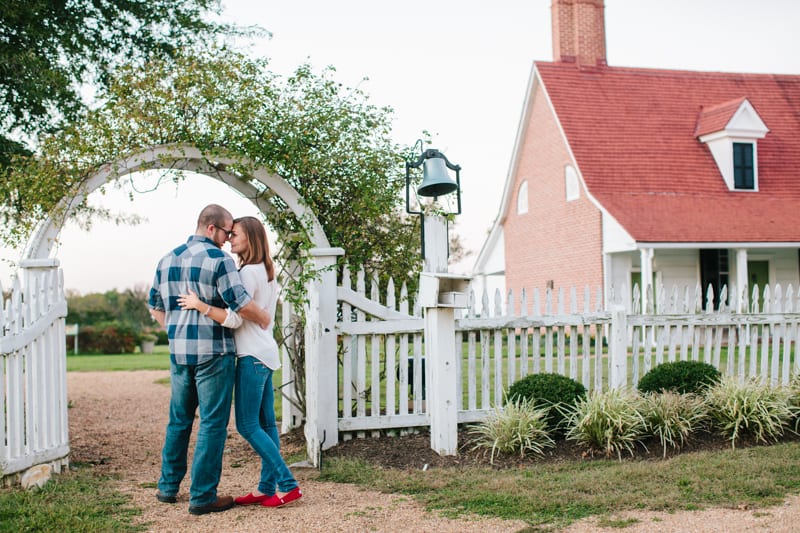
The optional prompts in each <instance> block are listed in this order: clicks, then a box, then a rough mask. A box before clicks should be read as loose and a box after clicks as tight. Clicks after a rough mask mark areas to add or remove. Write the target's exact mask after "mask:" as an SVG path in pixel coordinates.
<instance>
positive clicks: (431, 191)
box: [417, 156, 458, 196]
mask: <svg viewBox="0 0 800 533" xmlns="http://www.w3.org/2000/svg"><path fill="white" fill-rule="evenodd" d="M456 189H458V184H456V182H454V181H453V180H452V179H450V175H449V174H448V173H447V164H446V163H445V160H444V159H443V158H441V157H436V156H434V157H430V158H428V159H426V160H425V162H424V163H423V166H422V183H420V185H419V187H418V188H417V194H418V195H420V196H444V195H446V194H450V193H451V192H453V191H455V190H456Z"/></svg>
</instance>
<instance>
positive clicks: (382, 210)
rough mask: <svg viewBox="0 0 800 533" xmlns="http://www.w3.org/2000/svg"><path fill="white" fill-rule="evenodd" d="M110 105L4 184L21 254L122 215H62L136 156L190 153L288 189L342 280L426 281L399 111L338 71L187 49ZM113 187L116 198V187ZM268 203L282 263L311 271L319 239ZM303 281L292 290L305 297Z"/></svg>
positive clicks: (119, 92)
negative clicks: (70, 222)
mask: <svg viewBox="0 0 800 533" xmlns="http://www.w3.org/2000/svg"><path fill="white" fill-rule="evenodd" d="M100 97H101V98H100V101H101V103H102V105H100V106H99V107H97V108H95V109H93V110H90V111H88V112H86V113H85V114H84V115H83V116H82V117H81V118H80V119H79V120H76V121H74V122H71V123H69V124H68V125H67V126H66V127H65V128H64V129H62V130H60V131H58V132H56V133H54V134H52V135H49V136H46V137H42V138H40V139H39V142H38V149H37V151H36V153H34V154H33V155H32V156H19V157H17V158H16V159H15V160H14V161H13V164H12V165H11V169H10V172H9V174H8V176H7V179H5V180H3V182H2V183H0V216H2V220H3V223H4V224H5V227H6V228H7V231H6V232H4V233H3V235H2V237H1V238H2V241H3V242H4V244H5V245H9V246H12V247H19V246H20V245H21V244H24V243H25V242H26V240H27V239H28V238H29V237H30V236H31V234H32V232H33V230H34V229H35V227H36V225H37V224H38V223H40V222H41V221H42V220H43V219H45V218H46V217H48V216H51V217H54V218H56V219H58V218H60V217H63V216H66V215H69V216H72V217H76V218H78V219H79V220H81V219H83V220H91V219H92V217H98V216H106V217H107V216H113V213H108V212H103V211H102V209H100V210H98V209H96V208H92V207H91V206H89V205H88V204H87V202H86V201H85V200H84V201H82V202H80V203H79V204H78V205H72V206H70V209H69V212H68V213H60V212H59V210H63V207H62V206H63V205H64V204H63V200H64V199H65V198H66V199H69V198H72V197H75V196H76V194H78V192H79V191H80V188H81V186H82V185H83V184H84V183H85V182H86V180H87V179H89V177H91V176H92V175H94V174H95V173H96V172H97V171H98V169H100V168H102V167H103V166H104V165H110V164H113V162H115V161H119V160H120V158H121V157H122V156H124V155H125V154H129V153H131V152H136V151H138V150H141V149H144V148H147V147H151V146H158V145H164V144H188V145H193V146H195V147H197V148H198V149H199V150H200V151H201V152H202V153H203V154H206V155H207V156H208V157H209V158H210V159H212V160H210V161H209V164H211V165H213V164H214V161H213V158H214V156H218V157H224V158H227V159H233V160H235V161H238V162H239V163H237V164H234V165H230V166H228V167H227V169H226V170H227V171H228V172H232V173H234V174H237V175H240V176H241V177H242V179H249V178H248V175H249V173H250V172H252V171H253V170H255V169H256V168H263V169H266V170H267V171H268V172H271V173H274V174H277V175H279V176H281V177H282V178H283V179H285V180H286V181H287V182H288V183H289V184H291V185H292V186H293V187H294V188H295V189H296V190H297V191H298V193H299V194H300V195H301V196H302V198H303V200H304V202H305V204H306V206H307V207H308V208H309V209H310V210H311V211H312V212H313V213H314V214H315V215H316V216H317V218H318V220H319V222H320V224H321V225H322V228H323V229H324V231H325V233H326V235H327V237H328V240H329V242H330V244H331V246H335V247H341V248H343V249H344V250H345V256H344V258H343V259H342V264H340V265H339V268H341V267H342V266H343V264H344V263H347V264H349V265H350V266H351V267H352V269H353V270H356V269H358V268H361V267H362V266H363V267H364V268H365V269H366V270H367V271H368V272H370V273H375V274H377V275H378V276H379V278H380V279H381V281H383V282H385V280H387V279H388V278H389V277H392V278H394V279H395V280H405V279H413V274H414V273H416V272H417V271H418V270H419V268H420V253H419V227H418V220H417V219H416V217H413V218H408V217H406V216H405V215H404V205H403V201H404V195H403V191H404V187H405V175H404V166H403V157H404V153H407V148H406V147H402V146H400V145H398V144H396V143H395V142H393V141H392V140H391V138H390V133H391V118H392V110H391V109H390V108H385V107H377V106H375V105H372V104H371V103H370V102H369V99H368V97H367V95H365V94H364V93H363V92H362V91H361V90H359V89H354V88H350V87H346V86H344V85H342V84H341V83H338V82H337V81H336V80H335V70H334V69H333V68H327V69H324V70H322V71H321V72H316V71H314V70H313V69H312V68H311V67H310V66H308V65H301V66H299V67H298V68H297V69H296V70H295V72H294V73H293V74H292V75H289V76H280V75H277V74H275V73H274V72H272V71H271V70H270V68H269V61H268V60H267V59H258V58H255V59H254V58H250V57H247V56H245V55H243V54H240V53H237V52H234V51H231V50H229V49H225V48H219V49H212V50H203V51H198V50H188V51H185V52H184V53H182V54H181V55H179V56H178V57H177V58H176V59H174V60H169V61H166V60H165V61H153V62H150V63H147V64H146V65H144V66H136V67H134V66H128V67H123V68H121V69H120V70H119V71H118V72H117V73H116V76H115V77H114V79H113V81H112V82H111V83H110V84H109V86H108V88H107V89H106V90H105V91H104V92H103V93H102V94H101V95H100ZM113 170H115V171H116V172H117V173H118V174H122V173H124V171H125V169H113ZM113 176H114V173H113V172H112V179H110V181H109V183H108V186H115V184H116V182H115V180H114V179H113ZM170 176H171V177H172V178H173V179H176V180H180V179H182V178H181V175H180V173H174V174H171V175H170ZM264 199H266V201H267V202H268V203H269V204H270V205H271V207H272V208H271V209H267V210H266V212H265V219H266V222H267V223H268V224H269V225H270V226H271V227H272V228H273V229H274V230H275V231H276V232H277V234H278V235H279V239H280V240H281V244H282V246H281V247H280V249H279V253H280V255H279V257H278V258H277V259H278V261H279V262H281V263H284V264H290V263H291V262H292V261H301V262H302V261H303V259H302V258H303V250H304V249H305V248H308V240H307V238H306V236H305V234H304V232H303V228H302V224H301V221H299V220H297V218H296V217H294V216H292V215H291V213H290V211H288V210H287V209H285V208H286V206H285V205H284V204H283V201H282V200H281V198H280V197H279V196H272V195H269V191H264ZM304 272H306V273H308V271H307V270H305V271H304ZM302 282H303V280H302V279H298V280H296V283H297V286H296V287H295V289H296V290H290V291H289V294H291V295H294V297H295V298H297V299H299V298H301V295H302V291H301V290H299V289H300V287H301V285H302ZM398 289H399V287H398ZM412 290H413V288H412ZM296 303H297V304H300V303H301V302H299V301H298V302H296ZM298 307H299V305H298Z"/></svg>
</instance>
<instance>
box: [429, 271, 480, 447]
mask: <svg viewBox="0 0 800 533" xmlns="http://www.w3.org/2000/svg"><path fill="white" fill-rule="evenodd" d="M468 287H469V278H466V277H464V276H456V275H450V274H436V273H428V272H423V273H422V274H420V278H419V301H420V305H421V306H422V307H424V308H425V360H426V361H427V362H428V364H427V365H426V366H427V369H426V373H427V376H426V377H429V378H430V379H429V380H428V381H427V383H428V386H427V388H426V391H427V402H428V413H429V414H430V417H431V449H433V451H435V452H436V453H438V454H439V455H456V453H457V451H458V360H457V359H456V357H460V356H461V354H460V353H459V354H457V353H456V339H455V337H456V326H455V309H456V308H465V307H467V290H468Z"/></svg>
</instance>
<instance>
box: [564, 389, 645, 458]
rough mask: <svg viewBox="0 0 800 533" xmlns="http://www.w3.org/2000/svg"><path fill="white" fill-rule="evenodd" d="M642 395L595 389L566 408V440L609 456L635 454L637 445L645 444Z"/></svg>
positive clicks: (619, 456) (627, 391)
mask: <svg viewBox="0 0 800 533" xmlns="http://www.w3.org/2000/svg"><path fill="white" fill-rule="evenodd" d="M641 404H642V398H641V396H639V395H638V394H636V393H635V392H632V391H629V390H624V389H612V390H609V391H605V392H593V393H592V394H589V395H588V396H586V397H585V398H582V399H580V400H578V401H577V402H576V403H575V404H574V406H571V407H569V406H567V407H565V408H563V409H564V414H565V417H566V424H567V434H566V438H567V440H573V441H576V442H578V443H579V444H582V445H584V446H587V447H588V448H589V450H590V451H591V452H595V451H600V452H603V453H604V454H605V455H606V457H611V456H612V455H616V456H617V458H618V459H620V460H622V452H623V451H627V452H628V453H630V454H631V455H633V450H634V447H635V446H636V444H637V443H638V444H641V443H642V438H643V437H644V436H645V431H646V424H645V419H644V417H643V416H642V414H641Z"/></svg>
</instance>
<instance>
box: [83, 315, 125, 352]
mask: <svg viewBox="0 0 800 533" xmlns="http://www.w3.org/2000/svg"><path fill="white" fill-rule="evenodd" d="M137 337H138V335H137V333H136V331H135V330H134V329H133V327H131V326H128V325H125V324H122V323H120V322H107V323H105V324H100V325H97V326H85V327H83V328H81V329H80V330H79V331H78V346H79V347H80V350H81V352H84V353H100V354H123V353H133V351H134V349H135V348H136V339H137Z"/></svg>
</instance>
